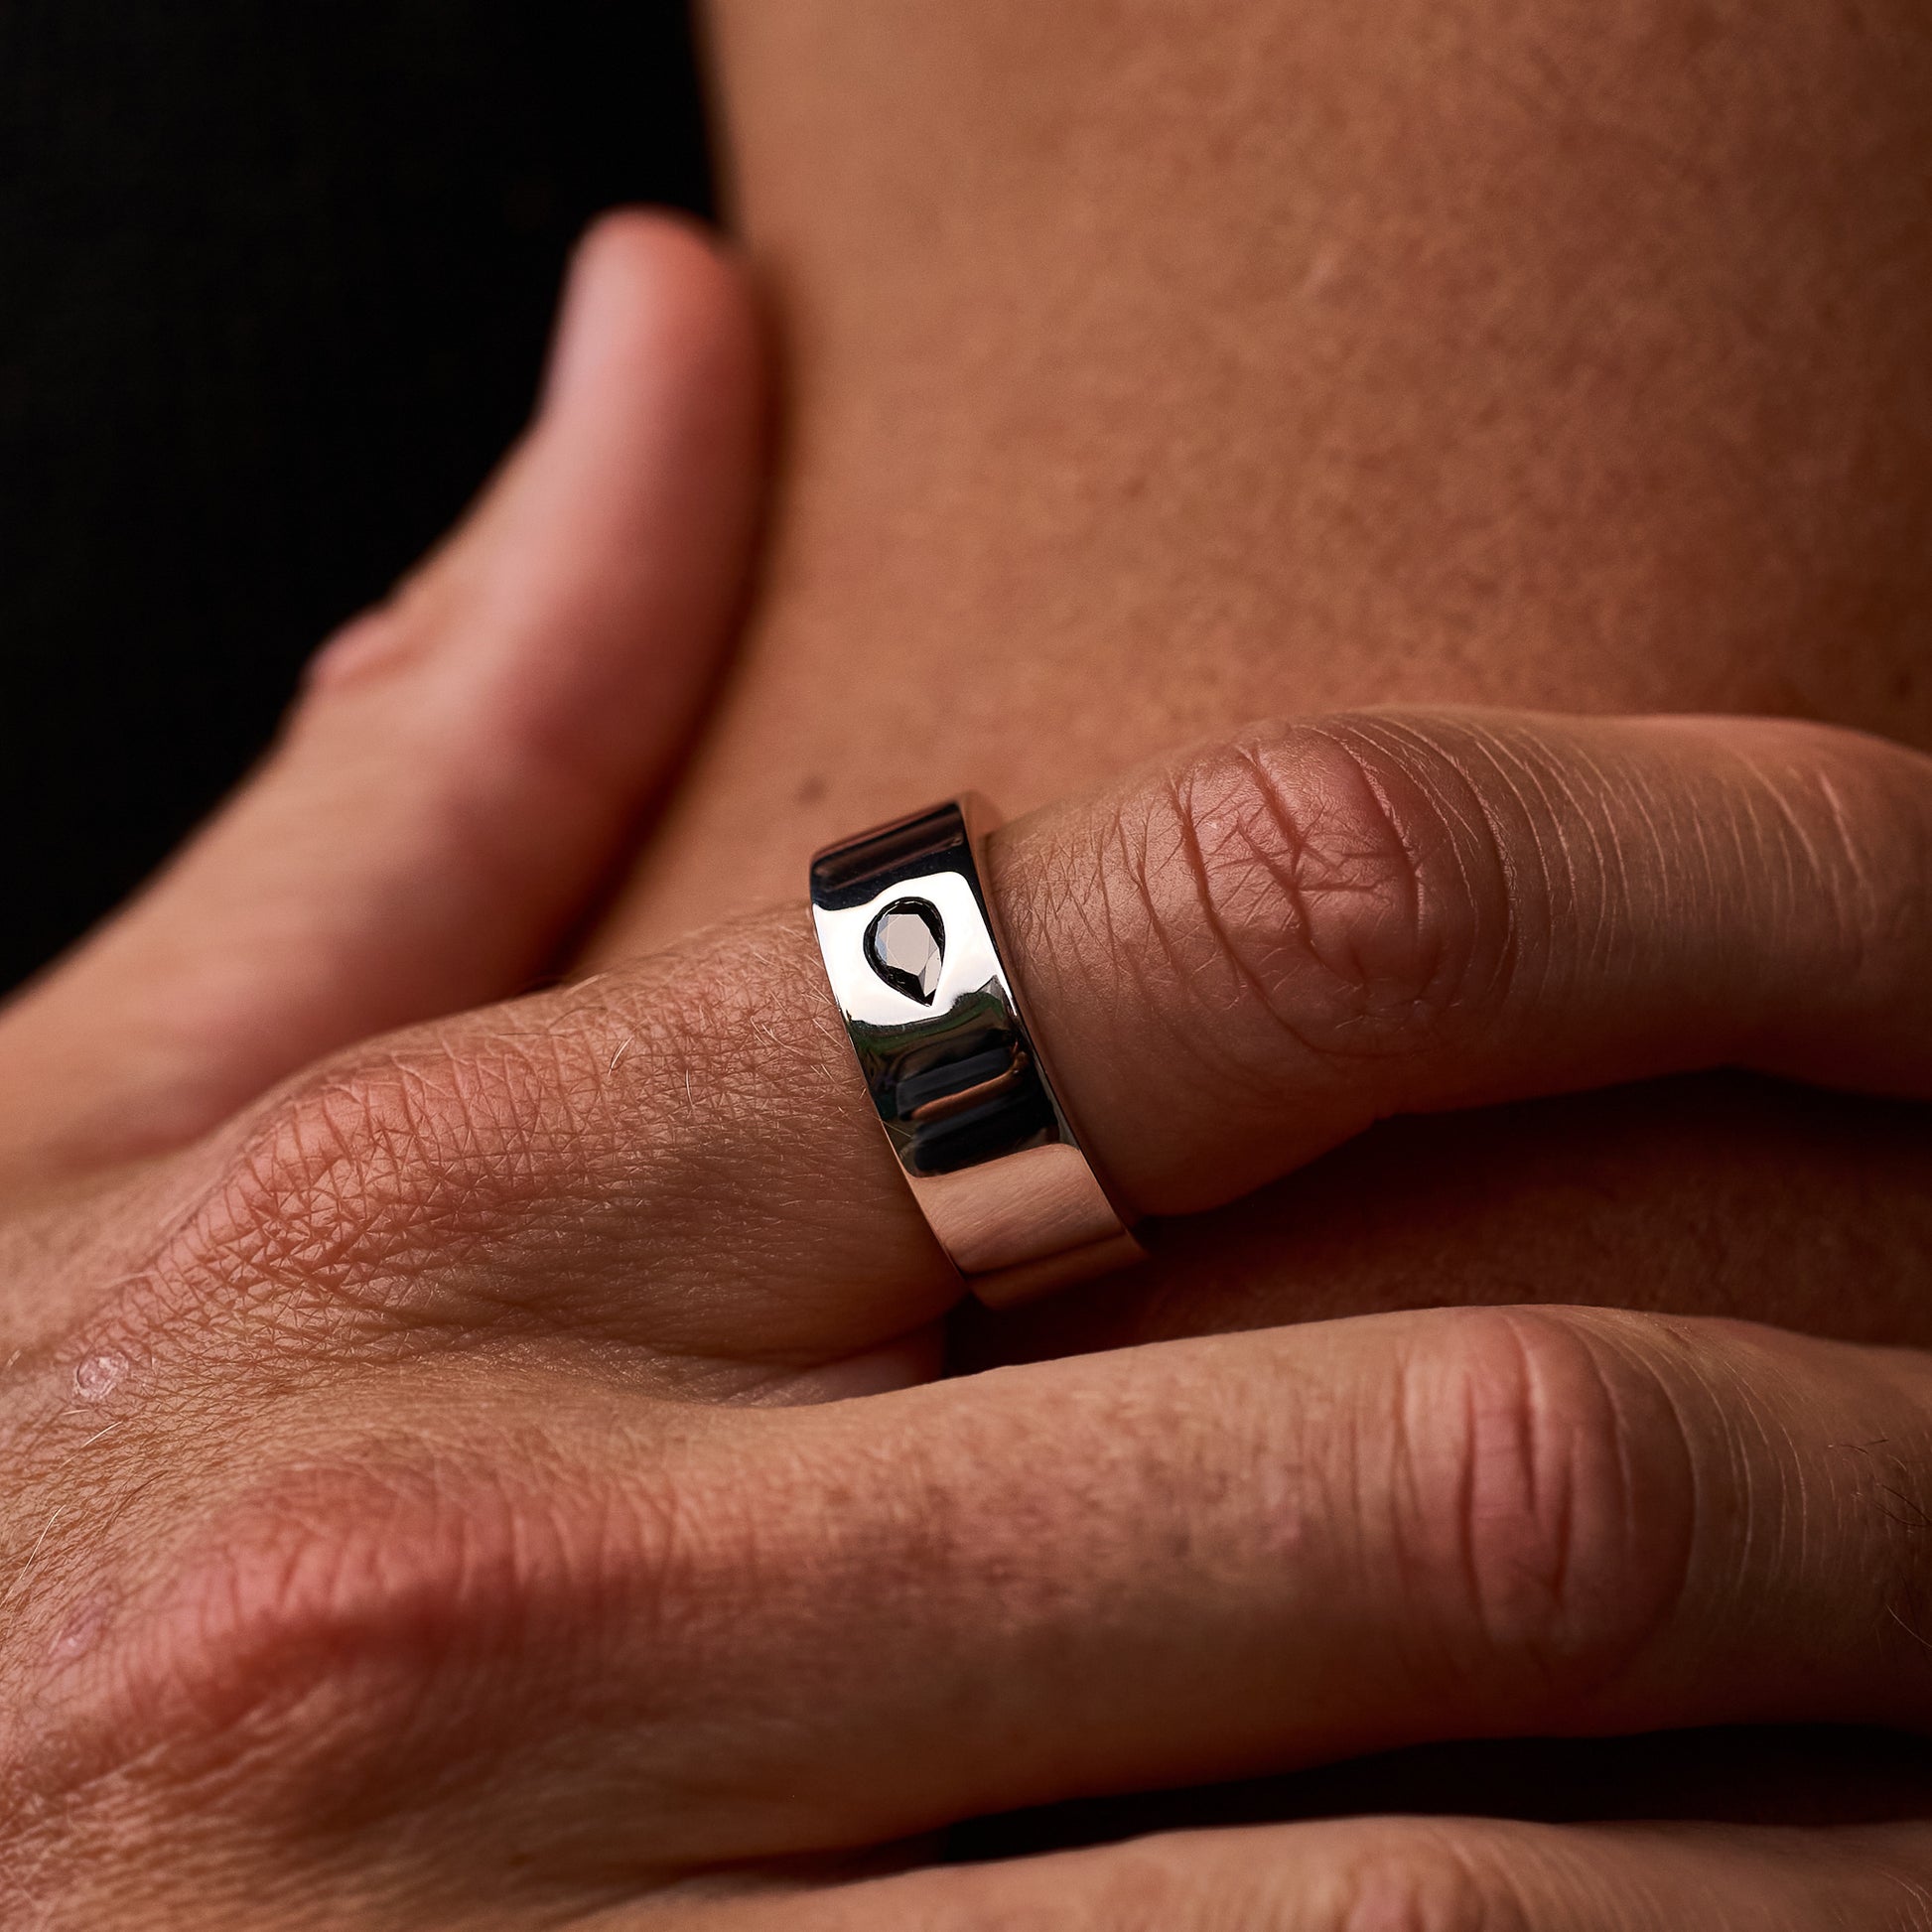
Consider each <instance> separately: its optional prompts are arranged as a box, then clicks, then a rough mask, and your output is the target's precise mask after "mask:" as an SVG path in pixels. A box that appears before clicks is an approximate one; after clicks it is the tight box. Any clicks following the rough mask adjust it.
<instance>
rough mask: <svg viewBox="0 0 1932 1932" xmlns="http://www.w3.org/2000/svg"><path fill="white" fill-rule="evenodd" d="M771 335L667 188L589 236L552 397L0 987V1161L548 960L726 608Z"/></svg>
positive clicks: (617, 835) (734, 589) (254, 1079)
mask: <svg viewBox="0 0 1932 1932" xmlns="http://www.w3.org/2000/svg"><path fill="white" fill-rule="evenodd" d="M759 362H760V355H759V343H758V337H757V330H756V325H755V322H754V319H753V316H752V313H751V304H750V299H749V297H748V295H747V292H746V290H745V288H744V286H743V283H742V282H741V280H740V278H739V276H738V274H737V272H736V271H735V270H734V269H733V268H732V267H731V266H730V265H729V264H728V263H727V262H726V261H725V260H723V259H722V258H721V257H720V256H719V255H718V254H717V253H716V252H715V251H714V250H713V249H712V247H711V246H710V245H709V244H708V243H707V242H706V241H704V240H703V239H702V238H701V237H700V236H699V235H698V234H697V233H696V232H695V231H694V230H692V229H691V228H689V227H687V226H685V225H684V224H682V223H680V222H677V221H675V220H673V219H670V218H668V217H661V216H655V215H647V214H639V213H624V214H619V215H614V216H609V217H607V218H606V219H605V220H604V221H602V222H601V223H600V224H599V225H598V226H597V227H596V228H595V229H594V230H593V231H592V233H591V234H590V236H589V237H588V238H587V240H586V242H585V243H584V245H583V247H582V248H581V249H580V251H579V254H578V258H577V261H576V264H575V267H574V269H573V271H572V274H571V276H570V280H569V285H568V288H567V290H566V294H565V298H564V304H563V312H562V319H561V322H560V324H559V328H558V335H557V341H556V345H555V348H554V350H553V354H552V361H551V369H550V373H549V376H548V379H547V382H546V386H545V390H544V395H543V399H542V403H541V406H540V408H539V411H538V414H537V417H536V420H535V422H534V423H533V425H532V427H531V429H530V430H529V432H528V433H527V435H526V436H525V438H524V439H523V441H522V443H521V444H520V445H519V446H518V448H517V449H516V450H515V451H514V452H513V453H512V454H511V456H510V458H509V459H508V461H507V462H506V463H505V465H504V466H503V468H502V470H501V472H500V473H499V475H498V476H497V477H496V479H495V480H494V482H493V483H492V484H491V485H490V487H489V489H488V490H487V491H486V492H485V494H484V496H483V500H482V501H481V503H480V504H479V505H478V506H477V507H476V508H475V509H474V510H473V511H472V513H471V515H470V516H469V518H468V519H467V521H466V522H465V523H464V525H463V526H462V527H461V528H460V529H459V530H458V532H457V533H456V534H455V536H453V537H452V538H451V539H449V540H448V541H447V542H446V543H445V545H444V546H443V547H442V548H441V549H440V550H438V551H437V552H436V553H435V554H434V555H433V556H432V557H431V558H430V559H429V561H428V562H427V563H426V564H425V565H424V566H422V568H421V569H420V570H419V571H418V572H417V573H416V574H415V575H414V576H413V577H412V578H411V579H410V580H409V581H408V582H407V583H406V584H405V585H404V586H403V587H402V588H401V589H400V590H399V591H398V593H397V594H396V596H395V597H394V598H392V599H391V600H390V602H389V603H387V604H386V605H384V606H383V607H382V608H381V609H379V610H377V611H374V612H372V613H370V614H368V615H366V616H364V617H362V618H360V619H358V620H357V621H355V622H353V623H351V624H350V625H349V626H348V627H347V628H346V629H345V631H343V632H342V633H341V634H340V635H339V636H338V637H337V638H336V639H335V640H334V641H333V642H332V643H331V644H330V645H329V646H328V647H327V648H326V649H325V650H324V651H323V653H322V654H321V656H320V657H319V658H318V659H317V661H316V663H315V665H314V667H313V668H312V671H311V674H310V677H309V680H308V684H307V688H306V690H305V692H304V695H303V697H302V700H301V703H300V704H299V706H298V707H297V709H296V711H295V713H294V715H293V717H292V718H291V720H290V722H289V725H288V726H287V728H286V730H285V732H284V734H283V737H282V740H281V742H280V743H279V744H278V746H277V747H276V748H275V750H274V751H273V752H272V753H271V754H270V756H269V758H268V759H267V760H266V761H265V763H264V764H263V766H262V768H261V769H260V770H259V771H258V772H257V773H256V775H255V776H254V777H253V778H252V779H251V780H250V782H249V783H248V784H247V785H246V786H245V787H244V788H243V789H242V790H241V791H240V792H239V793H238V794H237V795H236V796H235V797H234V798H233V799H232V800H230V802H229V803H228V804H227V805H226V806H225V807H224V808H223V810H222V811H221V812H220V813H219V814H218V815H217V816H216V817H215V819H214V820H213V821H212V822H211V823H210V824H209V825H208V826H207V827H206V828H205V829H204V830H203V831H202V832H201V833H200V834H199V835H198V836H197V837H196V839H195V840H194V841H193V842H192V843H191V844H190V845H189V846H188V847H187V848H186V849H185V850H184V851H183V852H182V853H181V854H180V855H179V856H178V857H177V858H176V860H175V861H174V862H173V863H172V864H171V865H170V866H169V867H168V869H167V870H166V871H164V872H163V873H162V874H161V875H160V877H159V878H158V879H157V880H156V881H155V882H154V883H153V884H151V885H150V886H149V887H148V888H147V889H146V890H145V891H144V892H143V894H142V895H141V896H140V897H138V898H136V899H135V900H134V901H133V902H132V903H131V904H130V905H129V906H128V907H127V908H125V909H124V910H123V911H122V912H121V913H119V914H118V915H117V916H116V917H115V918H114V919H112V920H111V921H110V922H109V923H108V924H107V925H105V926H104V927H102V928H101V929H100V930H99V931H98V932H97V933H96V934H95V935H93V937H92V938H90V939H89V940H87V941H85V942H84V943H83V944H82V946H81V947H80V949H79V950H78V951H77V952H76V953H74V954H73V955H72V956H70V957H69V959H68V960H67V961H66V962H65V963H63V964H61V965H59V966H57V967H56V968H55V969H54V970H53V971H52V972H51V973H50V974H49V975H48V976H46V977H45V978H44V979H42V980H41V981H40V982H38V983H36V984H35V985H33V986H31V987H30V988H29V989H28V990H27V991H26V992H25V993H24V994H23V995H21V996H20V997H19V998H18V999H17V1000H16V1001H15V1002H14V1003H13V1005H12V1007H11V1008H10V1009H9V1010H8V1011H7V1012H6V1013H5V1014H4V1015H0V1166H12V1167H14V1168H16V1169H18V1168H20V1167H22V1166H26V1167H30V1168H35V1169H40V1170H50V1169H52V1170H59V1169H68V1168H73V1167H79V1166H87V1165H91V1164H95V1163H100V1162H104V1161H109V1160H113V1159H117V1158H121V1157H125V1156H130V1155H134V1154H139V1153H143V1152H147V1151H150V1150H153V1149H156V1148H160V1147H165V1146H168V1145H172V1144H175V1143H178V1142H180V1141H182V1140H184V1139H187V1138H190V1137H192V1136H193V1135H195V1134H196V1133H198V1132H200V1131H201V1130H202V1129H204V1128H206V1127H207V1126H209V1125H211V1124H212V1123H213V1122H214V1121H216V1120H218V1119H220V1118H221V1117H222V1116H223V1115H225V1114H226V1113H228V1112H229V1111H230V1110H232V1109H233V1108H234V1107H235V1106H236V1105H238V1104H239V1103H240V1102H242V1101H244V1100H246V1099H248V1098H250V1097H251V1096H253V1095H254V1094H255V1093H257V1092H259V1091H260V1090H261V1089H262V1088H263V1087H265V1086H267V1085H268V1084H269V1083H271V1082H272V1081H274V1080H276V1079H277V1078H279V1077H280V1076H281V1075H283V1074H285V1073H287V1072H289V1071H290V1070H292V1069H293V1068H295V1067H296V1066H299V1065H301V1064H303V1063H304V1062H306V1061H308V1060H310V1059H313V1058H314V1057H315V1056H316V1055H318V1054H320V1053H323V1052H325V1051H327V1050H329V1049H330V1048H332V1047H335V1046H338V1045H341V1044H344V1043H345V1042H347V1041H350V1040H353V1039H356V1038H360V1037H362V1036H364V1035H368V1034H370V1033H374V1032H377V1031H380V1030H383V1029H386V1028H390V1027H394V1026H397V1025H400V1024H404V1023H406V1022H409V1021H411V1020H417V1019H422V1018H425V1017H428V1016H431V1015H434V1014H437V1013H440V1012H448V1011H451V1010H454V1009H457V1008H460V1007H466V1006H470V1005H474V1004H476V1003H478V1002H480V1001H483V1000H488V999H491V998H495V997H499V996H501V995H503V994H505V993H509V992H514V991H516V990H518V989H519V988H520V987H521V986H522V985H523V984H525V983H527V981H528V980H529V979H530V977H531V976H532V975H533V974H536V973H538V972H540V971H541V970H542V969H543V968H544V966H545V965H546V963H547V962H548V961H549V959H550V958H551V957H552V955H553V954H554V952H555V950H556V948H557V946H558V944H559V942H560V940H561V939H562V937H563V936H564V934H565V933H566V932H567V930H568V929H569V927H570V926H571V924H572V923H573V922H574V921H575V920H576V919H578V918H580V917H581V916H582V914H583V912H584V911H585V909H586V906H587V901H588V900H589V898H590V897H591V896H592V895H593V894H594V893H595V891H596V890H597V888H598V887H599V885H600V884H601V882H602V880H603V878H604V876H605V874H606V873H607V871H608V870H609V869H610V868H611V867H612V865H613V864H614V862H615V861H616V860H617V859H618V858H619V857H620V856H621V847H622V846H623V845H624V844H625V843H626V842H627V840H628V839H629V837H630V835H631V834H632V832H633V831H634V827H635V824H636V821H637V818H638V815H639V813H640V811H641V810H642V808H643V807H644V806H645V804H646V803H647V802H648V801H649V799H650V797H651V795H652V794H653V792H654V791H655V790H657V789H658V788H659V787H660V786H661V785H662V784H663V783H664V782H665V780H666V778H667V776H668V774H669V773H670V772H671V770H672V769H673V768H674V766H675V762H676V760H677V758H678V756H679V754H680V752H681V750H682V748H683V746H684V744H685V742H686V740H687V738H688V735H689V733H690V731H691V729H692V726H693V723H694V720H695V717H696V714H697V711H698V709H699V706H700V704H701V702H702V700H703V698H704V696H705V693H706V691H707V689H708V687H709V683H710V679H711V675H712V672H713V670H714V667H715V665H716V663H717V660H718V657H719V655H720V653H721V651H722V648H723V646H724V643H725V640H726V637H727V635H728V632H729V630H730V628H731V625H732V621H733V619H734V617H735V615H736V611H737V603H738V597H739V592H740V587H741V584H742V581H743V578H744V574H745V570H746V566H747V561H748V556H749V552H750V548H751V544H752V539H753V535H754V526H755V522H756V517H757V504H758V492H759V439H760V430H761V426H762V414H763V406H762V398H761V395H760V383H759V377H760V368H759Z"/></svg>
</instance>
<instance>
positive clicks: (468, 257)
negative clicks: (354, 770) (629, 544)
mask: <svg viewBox="0 0 1932 1932" xmlns="http://www.w3.org/2000/svg"><path fill="white" fill-rule="evenodd" d="M708 199H709V189H708V182H707V175H706V168H705V157H704V145H703V139H702V133H701V124H700V115H699V107H698V99H697V87H696V82H695V78H694V74H693V69H692V56H691V41H690V33H689V27H688V23H687V20H686V18H685V13H684V8H683V6H682V4H681V0H0V840H4V845H0V851H4V855H5V857H4V865H0V895H4V897H0V989H4V988H5V987H6V986H8V985H11V984H13V983H14V982H15V981H16V980H17V979H19V978H20V977H21V976H22V975H23V974H25V973H27V972H29V971H31V970H32V969H33V968H34V967H35V966H37V965H38V964H40V963H41V962H42V961H43V960H45V959H46V958H48V957H49V956H50V955H51V954H53V953H54V952H55V951H57V950H58V949H59V948H60V947H61V946H63V945H65V944H66V943H67V942H68V941H69V939H71V938H72V937H73V936H74V935H75V934H76V933H77V932H79V931H80V930H81V929H83V928H84V927H85V926H86V925H87V924H89V923H90V922H91V921H92V920H93V919H94V918H95V917H97V916H98V915H99V914H100V913H101V912H102V911H104V910H105V909H107V907H109V906H110V905H112V904H113V903H114V902H115V901H116V900H117V899H119V898H120V897H123V895H124V894H125V893H126V892H127V891H128V889H129V888H130V887H132V886H133V885H135V884H136V883H137V882H138V881H139V879H140V878H141V877H142V876H143V875H144V874H145V873H146V872H148V871H149V870H150V869H151V868H152V866H153V865H154V864H155V863H156V862H157V861H158V860H159V859H160V858H161V857H162V856H163V855H164V854H165V853H166V852H167V851H168V850H169V848H170V847H172V846H173V845H174V844H175V843H176V842H177V841H178V840H179V838H180V837H181V835H182V834H183V833H184V832H185V831H186V830H187V829H188V828H189V827H190V826H192V825H193V824H194V822H195V821H196V820H197V819H198V818H199V817H201V816H202V814H203V813H204V812H205V811H206V810H207V807H208V806H209V805H210V804H211V803H212V802H213V800H214V799H215V798H216V797H217V796H218V795H219V794H220V792H221V791H223V790H224V789H225V788H226V787H227V786H228V785H229V784H230V783H231V782H232V781H233V779H234V778H235V776H236V775H237V774H238V773H239V772H240V771H241V770H242V769H243V768H244V767H245V765H246V764H247V762H248V761H249V759H251V758H252V757H253V756H254V754H255V753H256V751H257V750H258V749H259V747H260V746H261V744H262V742H263V740H264V738H265V737H266V735H267V734H268V733H269V731H270V730H272V728H273V725H274V722H275V719H276V716H277V714H278V713H279V711H280V710H281V708H282V706H283V705H284V704H285V702H286V701H287V698H288V696H289V694H290V691H291V689H292V688H293V684H294V680H295V677H296V674H297V671H298V669H299V667H300V665H301V662H302V660H303V658H304V657H305V656H306V655H307V654H308V652H309V651H310V650H311V649H312V648H313V647H314V646H315V645H316V644H317V643H318V642H320V641H321V639H322V637H323V636H324V635H325V634H326V633H327V632H328V631H329V630H330V629H331V628H332V627H333V626H334V625H335V624H337V623H339V622H340V621H342V620H343V619H344V618H345V617H347V616H348V615H350V614H351V613H352V612H353V611H355V610H356V609H357V608H359V607H360V606H361V605H363V604H366V603H368V602H369V601H370V600H371V599H373V598H375V597H378V596H380V595H381V593H382V592H383V591H384V590H385V589H386V587H387V586H388V585H389V584H390V583H391V582H392V581H393V580H394V579H395V578H396V576H397V575H398V574H399V573H400V572H401V571H402V570H403V569H404V568H405V567H406V566H407V565H408V564H409V563H410V562H411V560H412V559H413V558H415V557H416V556H417V555H418V554H419V553H420V552H421V551H422V550H423V549H425V548H426V547H427V546H428V544H429V543H430V542H431V541H432V540H433V539H434V538H435V537H436V536H437V535H438V534H439V533H440V532H441V531H442V530H443V529H444V528H445V527H446V526H447V525H448V524H449V523H450V521H451V520H452V519H453V518H454V517H455V516H456V514H457V513H458V511H459V510H460V509H461V508H462V506H463V504H464V503H465V502H466V501H467V500H468V498H469V497H470V496H471V494H472V493H473V492H474V491H475V489H476V488H477V486H478V484H479V483H481V482H482V480H483V477H484V475H485V474H486V472H487V471H488V469H489V467H490V466H491V464H492V463H493V462H494V460H495V459H496V457H497V456H498V455H499V454H500V453H501V451H502V449H503V446H504V445H505V444H506V443H507V442H508V440H509V439H510V437H511V436H512V435H513V434H514V433H515V431H516V428H517V426H518V424H519V423H520V422H521V420H522V418H523V416H524V414H525V413H526V411H527V409H528V406H529V403H530V400H531V397H532V395H533V393H534V388H535V383H536V379H537V373H538V368H539V363H540V359H541V356H542V352H543V345H544V340H545V337H546V334H547V330H548V325H549V317H550V310H551V304H552V300H553V297H554V295H555V292H556V285H557V280H558V277H559V274H560V272H561V269H562V266H563V262H564V258H565V255H566V253H567V251H568V249H569V246H570V243H571V241H572V239H573V237H574V236H575V235H576V234H577V232H578V231H579V230H580V229H581V227H582V226H583V224H584V222H585V220H586V219H587V218H588V217H589V216H590V215H591V214H592V213H594V212H595V211H596V210H597V209H599V208H601V207H609V206H610V205H612V204H614V203H619V202H626V201H660V202H670V203H675V204H677V205H680V206H683V207H693V208H698V209H704V208H705V207H707V206H708Z"/></svg>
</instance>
